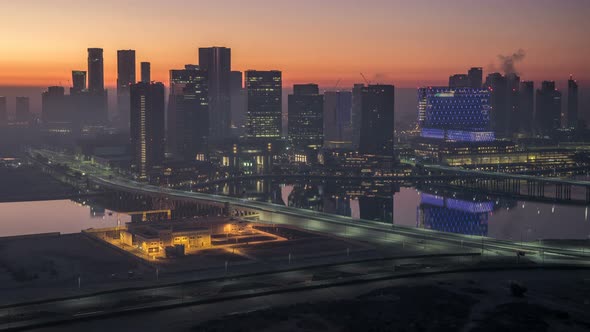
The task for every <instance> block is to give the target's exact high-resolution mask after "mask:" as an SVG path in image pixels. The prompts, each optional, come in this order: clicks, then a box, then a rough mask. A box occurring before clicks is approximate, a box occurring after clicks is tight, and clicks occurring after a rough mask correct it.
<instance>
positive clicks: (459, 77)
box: [449, 74, 469, 88]
mask: <svg viewBox="0 0 590 332" xmlns="http://www.w3.org/2000/svg"><path fill="white" fill-rule="evenodd" d="M449 87H451V88H466V87H469V78H468V76H467V74H455V75H452V76H450V77H449Z"/></svg>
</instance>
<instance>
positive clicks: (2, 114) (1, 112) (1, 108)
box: [0, 96, 8, 127]
mask: <svg viewBox="0 0 590 332" xmlns="http://www.w3.org/2000/svg"><path fill="white" fill-rule="evenodd" d="M6 124H8V107H7V103H6V97H4V96H0V127H1V126H5V125H6Z"/></svg>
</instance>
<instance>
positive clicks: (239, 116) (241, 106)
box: [230, 71, 247, 136]
mask: <svg viewBox="0 0 590 332" xmlns="http://www.w3.org/2000/svg"><path fill="white" fill-rule="evenodd" d="M242 82H243V80H242V72H241V71H232V72H231V73H230V99H231V117H232V128H236V130H237V133H236V134H238V136H239V134H241V133H242V130H241V129H242V128H243V127H244V126H245V125H246V118H247V116H246V115H247V110H246V109H247V107H246V90H244V85H243V83H242Z"/></svg>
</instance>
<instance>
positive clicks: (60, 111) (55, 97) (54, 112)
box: [41, 86, 71, 123]
mask: <svg viewBox="0 0 590 332" xmlns="http://www.w3.org/2000/svg"><path fill="white" fill-rule="evenodd" d="M41 119H42V120H43V122H44V123H50V122H66V121H71V117H69V112H68V105H67V104H66V96H65V89H64V88H63V87H61V86H50V87H49V88H47V91H45V92H43V93H42V94H41Z"/></svg>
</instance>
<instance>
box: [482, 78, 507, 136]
mask: <svg viewBox="0 0 590 332" xmlns="http://www.w3.org/2000/svg"><path fill="white" fill-rule="evenodd" d="M508 86H509V84H508V79H507V77H506V76H503V75H502V74H500V73H491V74H489V75H488V76H487V77H486V82H485V84H484V87H485V88H486V89H488V90H489V91H490V97H491V99H490V103H491V111H490V117H491V124H492V130H493V131H494V132H495V133H496V134H497V135H498V136H502V137H509V136H511V134H512V133H511V130H510V127H511V120H512V119H511V113H512V107H511V102H512V99H511V97H510V93H509V87H508Z"/></svg>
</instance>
